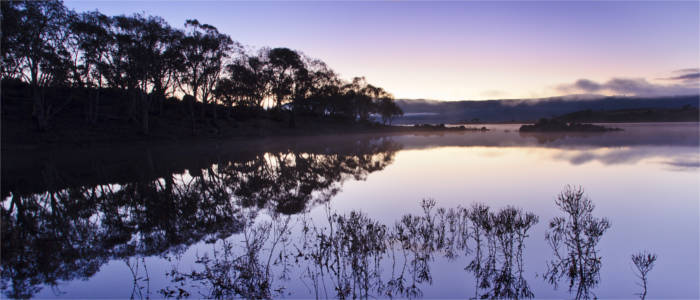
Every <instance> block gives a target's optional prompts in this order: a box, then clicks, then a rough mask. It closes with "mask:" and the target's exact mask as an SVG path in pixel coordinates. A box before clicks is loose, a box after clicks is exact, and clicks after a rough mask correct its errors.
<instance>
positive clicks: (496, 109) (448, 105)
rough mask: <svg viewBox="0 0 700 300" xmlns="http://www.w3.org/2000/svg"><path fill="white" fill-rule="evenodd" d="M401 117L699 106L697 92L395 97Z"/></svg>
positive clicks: (501, 117) (489, 118) (512, 116)
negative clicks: (457, 98)
mask: <svg viewBox="0 0 700 300" xmlns="http://www.w3.org/2000/svg"><path fill="white" fill-rule="evenodd" d="M396 103H397V104H398V105H399V107H401V109H403V111H404V116H403V117H401V118H397V119H396V121H395V122H394V123H395V124H412V123H459V122H509V121H515V122H519V121H533V120H537V119H539V118H551V117H555V116H559V115H563V114H568V113H572V112H576V111H581V110H620V109H643V108H680V107H683V106H686V105H690V106H692V107H698V106H700V95H694V96H668V97H648V98H646V97H645V98H643V97H620V96H615V97H606V96H597V95H571V96H563V97H552V98H542V99H505V100H480V101H437V100H425V99H416V100H408V99H398V100H396Z"/></svg>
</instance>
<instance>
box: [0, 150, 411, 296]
mask: <svg viewBox="0 0 700 300" xmlns="http://www.w3.org/2000/svg"><path fill="white" fill-rule="evenodd" d="M350 146H351V147H352V148H353V150H354V151H352V152H350V153H348V152H344V151H338V152H334V151H333V149H324V150H325V151H324V153H301V152H296V151H294V150H287V151H281V152H276V153H269V152H268V153H263V154H259V155H255V156H253V157H252V158H249V157H246V158H248V159H244V160H228V161H218V162H217V163H216V164H208V165H206V166H205V167H201V168H189V170H190V171H189V172H185V173H179V174H170V175H169V176H164V177H161V178H156V179H142V180H139V181H134V182H124V183H119V184H110V183H104V184H98V185H93V186H80V187H68V188H57V189H51V190H48V191H45V192H42V193H36V194H14V193H10V195H9V196H8V197H6V198H5V199H4V200H3V205H2V288H3V290H5V293H6V295H7V296H8V297H11V298H28V297H31V296H32V295H33V294H35V293H37V292H38V291H39V290H40V289H41V288H40V286H41V285H49V286H56V285H57V283H58V281H71V280H76V279H83V280H85V279H87V278H89V277H91V276H92V275H94V274H95V273H96V272H97V271H98V270H99V268H100V266H102V265H103V264H105V263H106V262H107V261H109V260H111V259H116V258H121V259H126V258H129V257H135V256H150V255H159V254H163V253H169V252H181V251H184V250H185V249H187V247H188V246H189V245H192V244H194V243H197V242H199V241H215V240H218V239H221V238H225V237H228V236H231V235H232V234H234V233H238V232H241V231H244V232H245V229H246V228H247V227H246V224H247V222H248V221H247V220H248V219H250V216H249V215H244V214H243V211H244V210H246V209H250V208H253V209H256V210H260V209H265V210H268V211H270V212H272V213H273V214H276V213H281V214H294V213H299V212H302V211H304V210H305V209H307V208H309V207H310V206H313V205H316V204H319V203H325V202H327V201H328V200H329V199H330V197H331V196H332V195H334V194H335V193H337V192H338V190H339V189H340V185H341V184H342V182H343V181H345V180H346V179H348V178H353V179H356V180H362V179H364V178H365V177H366V176H367V174H369V173H371V172H374V171H377V170H381V169H382V168H384V167H385V166H387V165H388V164H390V163H391V161H392V157H393V155H394V153H395V152H396V150H398V149H399V145H397V144H395V143H393V142H391V141H387V140H380V141H376V140H375V141H367V140H364V141H359V142H350ZM42 174H43V176H44V178H45V180H46V181H48V182H60V178H62V175H61V174H59V173H57V172H53V173H48V172H42ZM141 178H148V177H147V176H145V175H141V176H135V179H141ZM17 190H22V189H21V188H20V189H17Z"/></svg>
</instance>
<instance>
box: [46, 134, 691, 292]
mask: <svg viewBox="0 0 700 300" xmlns="http://www.w3.org/2000/svg"><path fill="white" fill-rule="evenodd" d="M647 126H651V125H647ZM674 126H676V127H677V126H679V125H678V124H676V125H670V126H669V127H668V128H671V129H673V130H672V131H674V132H676V131H678V129H677V128H675V127H674ZM674 128H675V129H674ZM656 130H657V131H651V132H656V133H657V134H660V135H663V131H662V129H661V128H656ZM686 130H687V131H686V133H689V134H697V128H696V127H693V126H686ZM623 133H625V134H627V135H631V136H636V137H638V139H636V140H635V142H634V143H632V142H628V143H627V145H624V146H619V145H607V146H606V143H608V142H610V140H609V139H607V138H606V136H605V135H604V136H597V137H596V138H595V139H593V140H592V141H591V140H590V138H591V137H585V138H583V139H584V140H586V141H588V142H587V143H583V142H581V141H580V140H578V141H572V140H571V139H569V140H568V141H570V142H572V144H570V145H568V146H566V145H558V144H556V143H555V144H554V145H551V144H538V143H537V142H535V141H534V140H533V139H530V138H528V137H520V136H519V135H517V133H514V134H513V136H510V138H512V140H511V141H510V142H507V143H506V144H505V145H498V144H492V143H491V142H490V141H489V140H487V139H486V136H482V135H474V136H470V135H466V136H465V135H457V136H456V137H457V138H456V137H455V135H445V136H442V137H439V136H399V137H397V138H396V139H397V140H403V141H406V142H408V143H407V144H408V146H406V147H405V148H404V149H406V150H402V151H399V152H398V153H397V154H396V156H395V158H394V163H392V164H391V165H389V166H388V167H386V168H385V169H384V170H382V171H379V172H375V173H371V174H369V175H368V177H367V180H365V181H353V180H349V181H346V182H345V183H344V184H343V188H342V191H341V192H340V193H339V194H338V195H337V196H336V197H335V198H333V199H332V200H331V206H332V208H333V209H335V210H338V211H339V212H341V213H344V212H349V211H351V210H362V211H364V212H366V213H367V214H368V215H369V216H370V217H372V218H376V219H378V220H379V221H381V222H383V223H384V224H387V225H392V224H393V222H395V221H396V220H398V219H399V218H400V217H401V216H402V215H403V214H406V213H419V212H420V208H419V206H418V202H419V200H420V199H422V198H428V197H430V198H434V199H436V200H437V202H438V206H443V207H454V206H457V205H462V206H468V205H470V204H471V203H474V202H483V203H486V204H488V205H490V206H492V207H493V208H501V207H504V206H506V205H514V206H516V207H520V208H523V209H525V210H527V211H531V212H534V213H535V214H537V215H538V216H539V217H540V223H539V224H537V225H536V226H535V227H534V228H533V230H532V231H531V232H530V237H529V238H528V240H527V244H526V246H527V249H526V250H525V272H526V273H525V276H526V277H527V280H528V283H529V284H530V285H531V287H532V289H533V291H534V293H535V295H536V296H537V297H538V298H566V297H568V293H567V292H566V286H561V287H560V289H559V290H558V291H552V288H551V286H549V285H548V284H546V283H544V282H543V281H542V279H541V278H540V277H537V276H536V275H537V274H542V273H543V272H544V271H545V266H544V262H545V260H547V259H550V258H551V257H550V255H551V250H550V249H549V248H548V247H547V245H546V244H545V242H544V231H545V229H546V226H547V223H548V221H549V220H550V219H551V218H552V217H554V216H557V215H559V212H558V211H557V210H556V209H555V207H554V205H553V204H554V199H555V197H556V195H557V194H558V193H559V192H560V191H561V189H562V187H563V186H564V185H566V184H574V185H581V186H583V187H584V188H585V189H586V192H587V194H588V196H590V198H591V199H592V200H593V201H594V203H595V204H596V210H595V215H596V216H600V217H607V218H609V219H610V220H611V223H612V228H611V229H610V231H609V232H608V233H607V234H606V235H605V236H604V237H603V239H602V241H601V243H600V249H601V255H602V257H603V268H602V272H601V284H600V285H599V287H598V288H596V289H595V290H594V291H595V292H596V294H597V296H599V297H601V298H631V297H632V296H633V293H635V292H637V291H638V287H637V286H636V285H635V280H636V278H635V277H634V274H633V272H632V269H631V268H632V266H631V264H630V259H629V256H630V255H631V254H632V253H634V252H637V251H639V250H644V249H648V250H650V251H652V252H655V253H657V254H658V256H659V259H658V262H657V264H656V267H655V268H654V270H653V271H651V273H650V275H649V282H650V283H649V284H650V285H649V295H648V296H649V297H650V298H676V297H680V298H698V296H700V295H698V282H700V276H699V274H698V270H699V269H700V263H699V261H698V260H699V257H700V252H699V248H698V245H699V238H700V231H699V230H700V229H699V225H700V224H699V223H698V209H699V206H698V197H699V196H700V186H699V185H698V179H699V175H700V171H699V170H698V161H699V160H700V153H699V149H698V148H697V147H692V146H688V145H684V144H683V143H681V144H682V145H674V144H673V143H669V142H667V140H666V139H663V138H658V139H655V138H654V135H651V136H650V135H638V134H637V133H636V132H635V131H634V130H627V131H624V132H623ZM479 134H481V133H479ZM490 134H498V135H501V134H506V133H504V132H502V131H499V132H496V131H493V132H491V133H490ZM616 134H617V133H616ZM667 135H668V134H667ZM614 136H617V135H614ZM459 137H461V139H460V138H459ZM470 137H475V138H478V139H477V140H478V141H479V143H476V142H475V141H473V140H472V141H469V139H470ZM618 137H620V136H618ZM620 140H622V141H625V139H624V138H621V139H615V141H617V142H618V143H619V141H620ZM441 141H442V143H441ZM578 142H581V143H578ZM460 143H462V144H466V145H455V144H460ZM470 143H471V144H470ZM601 143H602V144H601ZM441 144H443V145H441ZM479 144H481V145H479ZM310 215H311V217H313V218H314V219H315V220H317V222H319V223H322V222H323V221H322V220H323V217H324V212H323V208H322V207H317V208H315V209H314V210H313V211H312V212H311V213H310ZM294 230H299V226H298V225H297V227H296V228H294V229H293V231H294ZM232 239H233V240H240V237H233V238H232ZM207 251H211V246H209V245H203V244H201V243H200V244H199V245H198V246H195V247H192V248H191V249H190V250H188V251H187V252H186V253H185V255H184V256H183V257H184V259H183V260H182V261H181V262H180V263H179V264H180V267H181V268H182V271H188V270H189V269H190V268H191V263H192V261H193V257H194V256H195V255H196V254H200V255H201V254H203V253H205V252H207ZM147 261H148V263H149V272H150V274H152V275H151V289H152V291H156V290H157V289H159V288H160V287H161V286H162V285H163V284H164V283H165V281H164V278H163V277H162V276H160V274H163V273H165V272H166V271H168V270H169V267H170V264H171V263H172V262H167V261H164V260H162V259H160V258H157V257H153V258H150V259H148V260H147ZM465 265H466V260H465V259H464V258H462V259H461V260H458V261H455V262H448V261H445V260H438V261H436V262H435V263H434V264H433V275H434V284H433V285H432V286H424V287H423V290H424V292H425V297H427V298H431V297H452V298H454V297H460V296H464V295H472V294H473V291H472V290H471V287H472V286H473V284H472V283H473V278H472V277H471V276H469V275H467V273H466V272H465V271H464V270H463V267H464V266H465ZM130 276H131V275H130V273H129V271H128V268H127V267H126V265H125V264H124V262H121V261H113V262H111V263H109V264H107V265H105V266H103V268H102V270H101V271H100V272H99V273H98V274H97V275H95V276H94V277H92V278H90V279H89V281H86V282H82V281H76V282H71V283H69V284H67V285H62V286H61V289H62V290H65V291H70V292H71V293H69V294H66V295H65V296H64V297H68V298H75V297H82V296H91V297H94V296H95V293H101V292H104V291H117V290H119V291H121V290H123V291H125V292H124V297H127V296H128V292H126V291H129V290H130V289H131V277H130ZM292 278H295V277H292ZM278 282H279V281H278ZM286 285H287V286H288V288H289V290H288V291H290V292H294V293H300V294H301V295H302V296H304V295H305V296H307V297H313V294H311V293H309V290H308V289H307V288H306V287H305V286H304V285H303V284H302V283H300V282H299V280H294V279H293V280H292V281H291V282H288V283H286ZM73 292H75V293H73ZM110 295H111V293H110ZM38 296H39V297H54V295H53V294H52V292H51V290H50V289H48V288H47V289H44V290H43V291H42V292H41V293H40V294H39V295H38Z"/></svg>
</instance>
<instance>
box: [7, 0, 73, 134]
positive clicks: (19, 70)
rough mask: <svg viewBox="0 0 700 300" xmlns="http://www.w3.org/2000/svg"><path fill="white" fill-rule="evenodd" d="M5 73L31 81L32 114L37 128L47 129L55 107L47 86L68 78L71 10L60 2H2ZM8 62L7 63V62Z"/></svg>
mask: <svg viewBox="0 0 700 300" xmlns="http://www.w3.org/2000/svg"><path fill="white" fill-rule="evenodd" d="M3 8H4V9H3V15H4V14H5V12H7V13H8V22H12V21H14V22H16V23H14V25H8V27H5V26H4V25H5V20H4V19H3V36H5V35H7V37H6V38H5V37H4V38H3V42H7V43H8V45H6V46H3V47H4V48H6V49H3V50H6V51H8V52H5V53H3V76H5V74H6V73H7V74H8V75H11V76H18V77H21V78H23V79H24V80H25V81H26V82H28V83H29V85H30V87H31V90H32V99H33V110H32V116H33V117H34V119H35V120H36V122H37V126H38V129H39V130H40V131H44V130H46V129H47V128H48V125H49V119H50V118H51V116H52V115H54V113H55V110H54V109H55V107H54V106H53V105H51V103H48V101H47V98H46V95H45V89H46V88H47V87H49V86H55V85H58V84H60V83H62V82H65V80H66V77H67V75H66V68H65V66H66V64H67V57H68V53H67V51H66V49H65V45H64V43H63V42H64V40H65V35H66V34H67V33H68V30H67V28H66V27H67V24H68V22H67V16H68V13H67V11H66V9H65V7H64V6H63V3H61V2H60V1H18V2H15V1H13V2H11V3H7V4H5V3H3ZM6 61H7V63H8V64H7V65H6V66H5V62H6Z"/></svg>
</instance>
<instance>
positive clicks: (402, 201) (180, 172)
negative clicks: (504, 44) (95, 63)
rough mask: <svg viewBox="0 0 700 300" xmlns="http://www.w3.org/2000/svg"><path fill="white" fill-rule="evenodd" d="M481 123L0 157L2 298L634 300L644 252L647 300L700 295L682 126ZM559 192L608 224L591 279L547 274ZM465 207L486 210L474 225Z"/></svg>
mask: <svg viewBox="0 0 700 300" xmlns="http://www.w3.org/2000/svg"><path fill="white" fill-rule="evenodd" d="M486 126H487V127H489V128H490V129H491V130H490V131H488V132H467V133H444V134H425V133H420V134H399V135H388V136H386V135H348V136H335V137H324V138H320V137H309V138H301V139H300V138H296V139H289V138H277V139H274V138H271V139H265V140H256V141H246V142H228V143H202V145H190V146H187V147H182V146H175V145H163V146H150V147H145V146H143V147H140V146H134V147H129V148H125V149H96V150H91V151H90V152H85V153H82V152H80V151H79V150H69V149H64V150H56V151H52V152H51V153H27V152H26V151H25V152H21V153H20V152H8V153H3V157H2V159H3V161H2V163H3V173H2V189H3V190H2V193H3V205H2V286H1V287H2V292H3V294H4V296H5V297H35V298H71V299H73V298H104V297H108V298H130V297H133V298H149V297H150V298H162V297H178V296H181V297H185V296H187V295H189V297H191V298H202V297H205V298H216V297H223V298H230V297H242V298H245V297H251V298H261V297H274V298H277V297H287V298H315V297H319V298H334V297H339V296H344V297H346V298H352V297H356V298H362V297H377V298H389V297H393V298H420V297H423V298H468V297H481V296H485V297H500V298H527V297H532V296H534V297H535V298H575V297H577V296H578V297H580V298H585V297H595V296H597V297H599V298H635V297H636V295H635V294H636V293H638V292H640V287H639V286H638V285H637V283H638V282H639V280H638V278H637V277H636V275H635V273H634V265H633V264H632V261H631V260H630V255H631V254H633V253H636V252H639V251H641V250H648V251H650V252H653V253H656V254H657V255H658V260H657V262H656V264H655V266H654V268H653V269H652V271H651V272H650V273H649V276H648V297H649V298H689V299H697V298H698V297H699V296H700V295H699V294H698V290H699V288H700V287H699V284H698V282H700V277H699V275H698V272H699V271H698V270H699V269H700V264H699V262H698V260H699V256H700V253H699V242H700V241H699V235H700V232H699V229H698V228H699V223H698V216H699V214H700V211H699V206H698V199H699V197H700V184H699V183H700V170H699V169H698V168H699V167H700V152H699V151H700V150H699V148H698V134H699V132H698V126H697V124H696V123H675V124H615V125H614V126H617V127H621V128H623V129H624V131H621V132H609V133H588V134H527V135H526V134H520V133H518V132H517V128H518V126H517V125H486ZM567 185H572V186H574V187H577V186H580V187H582V188H583V189H584V191H585V195H586V196H587V197H588V198H589V199H590V200H591V201H592V202H593V203H594V204H595V209H594V210H593V212H592V215H593V216H592V217H593V218H594V220H602V218H607V220H609V223H610V227H609V229H608V230H605V231H604V232H603V233H602V235H601V236H600V237H599V238H600V240H599V242H598V243H597V244H596V245H595V246H594V247H592V248H591V249H592V250H593V251H594V252H593V253H589V255H588V256H586V258H591V259H593V260H594V261H595V260H597V261H598V262H599V270H595V268H594V269H589V271H591V272H590V274H585V278H589V279H592V280H593V281H592V282H589V283H581V278H580V277H574V278H570V277H569V276H568V274H563V276H561V277H555V278H554V279H555V280H554V281H555V282H557V283H558V285H557V286H556V287H555V286H554V285H553V284H552V282H550V281H548V280H546V278H548V276H550V275H551V272H548V271H551V267H550V268H548V266H551V264H552V263H555V262H557V258H556V256H555V254H554V251H553V248H552V245H551V244H550V243H548V241H547V240H546V239H545V235H546V234H547V232H551V229H550V221H551V220H552V219H553V218H555V217H557V216H562V217H564V216H565V214H564V213H563V212H562V211H561V210H559V208H558V207H557V206H556V205H555V199H556V198H557V196H558V195H559V194H560V193H561V192H562V191H563V190H564V189H565V187H566V186H567ZM424 199H426V200H424ZM427 199H430V200H427ZM477 203H480V204H482V206H481V207H482V208H485V207H488V209H489V210H488V211H489V213H490V215H489V214H486V216H487V217H486V219H482V220H481V221H483V222H482V223H479V220H477V219H476V218H475V217H474V216H475V214H474V212H475V211H476V209H475V206H474V205H475V204H477ZM509 213H510V214H511V215H510V217H508V215H509ZM528 216H529V217H528ZM470 217H473V218H470ZM528 218H530V219H529V220H528ZM489 232H490V233H489ZM478 240H480V241H478ZM566 249H567V248H566V246H562V248H560V251H561V252H562V253H568V252H567V250H566ZM566 256H567V255H564V257H565V258H566ZM468 266H471V267H468ZM565 273H566V272H565ZM570 282H572V283H573V284H572V285H571V287H572V288H571V291H570V288H569V287H570ZM581 287H583V288H584V290H585V291H586V293H583V294H581V293H578V294H577V291H579V288H581Z"/></svg>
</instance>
